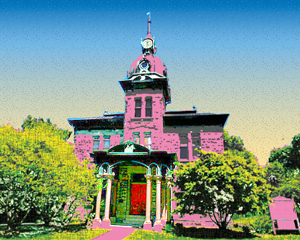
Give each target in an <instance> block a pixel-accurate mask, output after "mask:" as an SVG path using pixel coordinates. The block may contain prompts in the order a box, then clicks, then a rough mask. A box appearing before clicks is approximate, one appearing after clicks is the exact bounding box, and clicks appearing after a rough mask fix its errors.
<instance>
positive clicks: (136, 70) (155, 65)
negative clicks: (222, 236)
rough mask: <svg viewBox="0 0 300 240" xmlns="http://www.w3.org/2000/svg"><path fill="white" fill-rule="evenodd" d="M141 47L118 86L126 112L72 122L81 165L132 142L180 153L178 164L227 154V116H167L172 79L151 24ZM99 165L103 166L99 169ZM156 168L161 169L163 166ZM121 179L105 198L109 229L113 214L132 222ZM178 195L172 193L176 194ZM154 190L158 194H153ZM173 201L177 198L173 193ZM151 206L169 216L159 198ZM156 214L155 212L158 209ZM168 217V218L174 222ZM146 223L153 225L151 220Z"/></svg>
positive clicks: (193, 219)
mask: <svg viewBox="0 0 300 240" xmlns="http://www.w3.org/2000/svg"><path fill="white" fill-rule="evenodd" d="M145 41H148V42H147V43H145ZM147 44H148V45H147ZM151 44H152V45H151ZM142 46H143V47H142V49H143V55H141V56H139V57H138V58H137V59H136V60H135V61H134V62H133V63H132V64H131V66H130V70H129V74H128V77H127V78H126V79H124V80H121V81H119V83H120V85H121V87H122V89H123V91H124V93H125V112H124V113H108V112H107V111H106V112H105V113H104V114H103V116H101V117H95V118H70V119H68V120H69V123H70V124H71V125H72V126H73V128H74V135H75V150H74V153H75V154H77V157H78V158H79V159H80V160H83V159H85V158H90V156H91V154H93V153H95V154H96V153H97V154H98V153H99V154H100V155H101V154H102V155H105V156H106V155H109V153H110V152H111V149H112V148H114V147H115V146H122V144H123V143H124V142H126V141H128V140H130V141H131V142H134V143H136V144H138V145H141V146H143V147H146V148H147V149H148V150H147V151H146V152H145V154H146V153H147V154H150V153H152V152H162V153H163V152H165V153H167V154H171V155H172V154H173V155H175V154H176V156H177V158H178V160H179V161H180V162H183V163H186V162H190V161H195V160H197V151H196V150H195V149H196V148H197V149H202V150H205V151H212V152H216V153H218V154H222V152H223V151H224V144H223V139H222V134H223V127H224V126H225V124H226V121H227V118H228V114H212V113H198V112H197V109H196V108H195V107H193V110H190V109H189V110H185V111H167V109H166V108H167V105H168V104H170V103H171V91H170V86H169V79H168V78H167V70H166V66H165V65H164V64H163V63H162V61H161V60H160V59H159V58H158V57H155V56H153V54H155V52H156V46H155V40H154V39H153V38H152V37H151V34H150V20H149V32H148V35H147V37H146V38H145V40H144V41H143V42H142ZM200 100H201V99H199V101H200ZM112 152H113V151H112ZM173 155H172V156H173ZM125 157H126V154H125V150H124V158H125ZM95 158H96V157H95ZM111 159H113V157H112V158H111ZM120 159H121V160H122V156H121V157H120ZM121 160H120V161H121ZM101 161H102V162H101ZM101 161H100V162H101V164H103V162H104V160H101ZM105 161H107V162H106V163H107V164H108V165H112V164H113V163H114V164H116V163H117V160H105ZM109 161H111V162H109ZM127 162H128V161H127ZM144 165H145V164H144ZM99 166H102V165H100V164H99ZM103 166H104V165H103ZM149 166H150V165H149ZM156 166H158V167H162V165H161V163H160V162H159V161H158V162H157V165H156ZM121 170H122V171H125V170H124V169H121V168H119V170H118V172H116V174H119V172H121ZM137 171H138V170H137ZM139 171H140V170H139ZM120 176H121V175H120ZM120 176H119V179H116V181H115V182H116V183H115V182H114V181H113V186H112V190H110V191H111V193H112V197H111V199H106V202H107V203H109V202H110V205H111V206H110V208H111V209H105V214H106V218H105V221H106V222H105V225H107V224H108V225H109V224H110V223H108V221H110V220H109V219H110V217H111V216H110V214H111V213H110V212H113V213H115V212H117V213H118V212H119V213H120V212H122V216H121V217H120V218H123V219H124V218H125V217H126V216H128V219H129V217H132V216H129V215H130V214H128V211H127V210H126V211H127V213H126V211H125V210H124V209H120V206H122V208H124V206H129V207H130V200H128V201H127V200H126V203H124V202H123V201H120V200H119V199H118V197H119V195H120V194H119V193H118V192H119V189H120V188H122V186H125V185H124V181H125V180H122V181H121V180H120V178H121V177H120ZM132 176H133V175H132ZM163 177H164V179H163V182H162V184H161V185H157V186H160V188H161V192H163V193H162V196H161V198H162V199H164V201H165V199H167V194H166V193H165V191H166V190H165V189H163V187H164V188H166V186H167V180H165V179H167V178H166V176H163ZM112 178H113V176H112ZM124 179H125V178H124ZM126 181H127V180H126ZM126 181H125V183H126ZM157 183H159V182H157ZM122 184H123V185H122ZM126 184H127V183H126ZM159 184H160V183H159ZM162 186H163V187H162ZM126 187H128V188H130V185H126ZM152 189H156V187H155V186H153V185H152ZM174 190H175V189H172V191H174ZM120 191H121V190H120ZM149 191H150V190H149ZM151 191H152V193H153V190H151ZM151 191H150V192H151ZM155 191H156V192H154V195H157V194H159V195H158V196H160V191H158V189H156V190H155ZM129 195H130V190H129V193H128V196H129ZM105 197H106V196H102V199H105ZM172 197H173V193H171V198H172ZM97 201H98V200H97ZM151 201H152V202H154V201H155V202H156V203H157V204H158V206H159V208H161V210H160V212H161V216H160V219H162V218H163V217H165V216H164V214H163V211H164V206H166V205H165V204H164V203H160V201H159V199H152V200H151ZM169 201H170V199H169ZM116 204H119V205H116ZM122 204H123V205H122ZM170 205H171V209H170V210H172V209H174V208H176V202H175V201H172V203H171V204H170ZM118 206H119V209H118ZM151 206H152V205H151ZM154 208H155V204H154ZM116 209H117V210H116ZM151 209H152V207H151ZM147 211H148V210H147ZM156 211H157V209H156ZM151 212H154V213H155V211H153V210H151ZM101 214H104V213H103V210H101ZM101 214H100V215H101ZM126 214H127V215H126ZM124 216H125V217H124ZM169 217H170V216H169ZM169 217H168V218H165V219H169ZM173 217H174V220H175V222H181V223H183V224H184V225H185V226H202V227H216V226H215V224H213V223H212V222H211V220H210V219H209V218H207V217H203V216H200V215H193V216H189V215H186V216H184V217H183V218H179V216H177V215H173ZM165 219H162V221H161V222H162V223H165V222H166V221H165ZM97 221H98V219H97ZM116 221H118V216H116ZM146 222H147V223H148V222H149V219H148V220H146ZM160 224H161V223H160V220H159V221H158V222H157V223H156V225H155V226H156V228H160V227H159V226H160ZM96 225H97V226H98V225H99V223H98V222H97V223H96ZM100 225H101V224H100Z"/></svg>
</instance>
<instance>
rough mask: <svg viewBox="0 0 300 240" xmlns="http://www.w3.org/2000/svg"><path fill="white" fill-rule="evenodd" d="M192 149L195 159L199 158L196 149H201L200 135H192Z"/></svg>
mask: <svg viewBox="0 0 300 240" xmlns="http://www.w3.org/2000/svg"><path fill="white" fill-rule="evenodd" d="M192 148H193V157H197V155H198V153H199V152H198V151H196V150H195V149H196V148H198V150H200V149H201V142H200V134H199V133H192Z"/></svg>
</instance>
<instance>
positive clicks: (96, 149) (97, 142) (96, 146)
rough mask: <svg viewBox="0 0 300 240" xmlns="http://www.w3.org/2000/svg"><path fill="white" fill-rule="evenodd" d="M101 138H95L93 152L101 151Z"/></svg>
mask: <svg viewBox="0 0 300 240" xmlns="http://www.w3.org/2000/svg"><path fill="white" fill-rule="evenodd" d="M99 146H100V136H93V152H96V151H99Z"/></svg>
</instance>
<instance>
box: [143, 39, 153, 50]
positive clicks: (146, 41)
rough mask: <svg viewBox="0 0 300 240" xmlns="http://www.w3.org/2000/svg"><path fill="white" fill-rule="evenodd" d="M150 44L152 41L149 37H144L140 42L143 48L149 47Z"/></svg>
mask: <svg viewBox="0 0 300 240" xmlns="http://www.w3.org/2000/svg"><path fill="white" fill-rule="evenodd" d="M152 45H153V43H152V40H151V39H145V40H144V41H143V42H142V46H143V48H145V49H148V48H151V47H152Z"/></svg>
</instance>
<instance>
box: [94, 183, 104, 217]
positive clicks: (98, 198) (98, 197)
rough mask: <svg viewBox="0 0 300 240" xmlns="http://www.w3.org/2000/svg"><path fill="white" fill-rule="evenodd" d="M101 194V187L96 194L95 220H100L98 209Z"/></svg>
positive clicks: (99, 207)
mask: <svg viewBox="0 0 300 240" xmlns="http://www.w3.org/2000/svg"><path fill="white" fill-rule="evenodd" d="M101 194H102V188H101V189H99V191H98V195H97V204H96V217H95V220H97V221H99V222H101V219H100V209H101Z"/></svg>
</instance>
